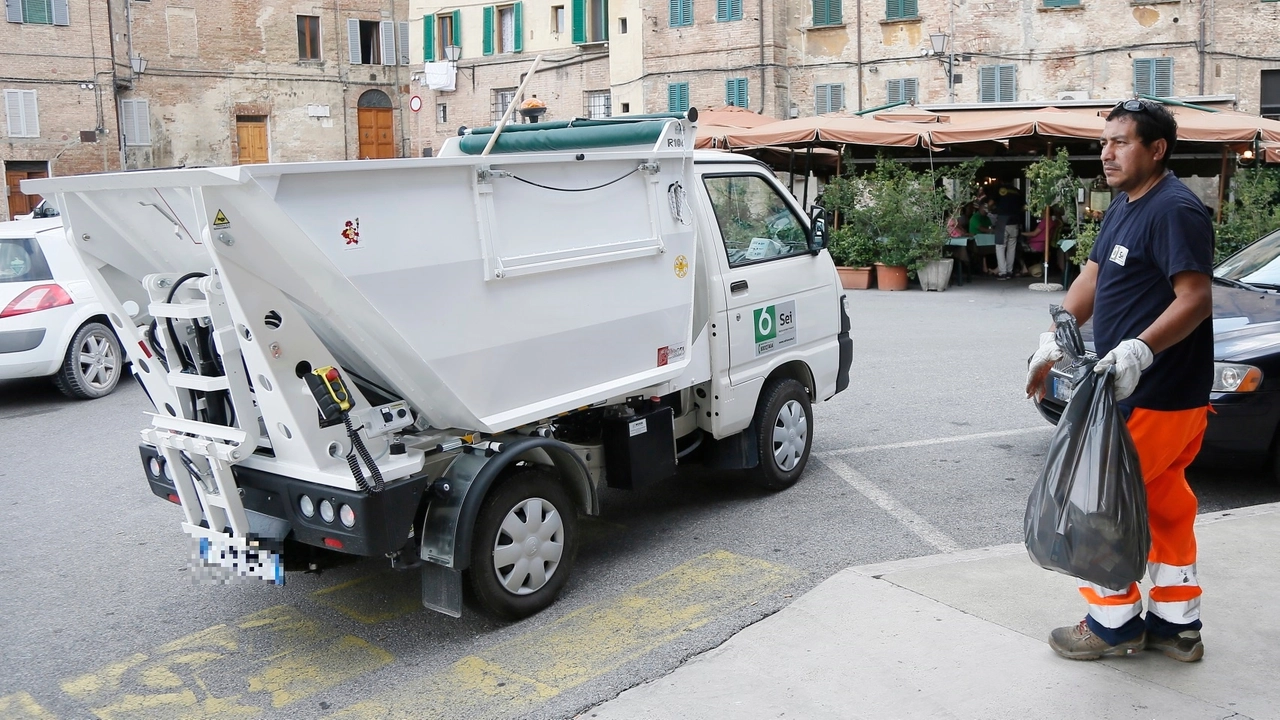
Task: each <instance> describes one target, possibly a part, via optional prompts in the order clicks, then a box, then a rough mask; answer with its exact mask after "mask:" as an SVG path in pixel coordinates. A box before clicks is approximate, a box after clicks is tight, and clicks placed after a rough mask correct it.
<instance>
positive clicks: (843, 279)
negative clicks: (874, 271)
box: [836, 266, 871, 290]
mask: <svg viewBox="0 0 1280 720" xmlns="http://www.w3.org/2000/svg"><path fill="white" fill-rule="evenodd" d="M836 272H838V273H840V286H841V287H843V288H844V289H845V290H866V289H867V288H869V287H871V267H870V266H867V267H837V268H836Z"/></svg>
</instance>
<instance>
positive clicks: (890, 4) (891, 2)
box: [884, 0, 920, 21]
mask: <svg viewBox="0 0 1280 720" xmlns="http://www.w3.org/2000/svg"><path fill="white" fill-rule="evenodd" d="M919 17H920V5H919V3H918V2H917V0H884V19H885V20H890V21H898V20H915V19H917V18H919Z"/></svg>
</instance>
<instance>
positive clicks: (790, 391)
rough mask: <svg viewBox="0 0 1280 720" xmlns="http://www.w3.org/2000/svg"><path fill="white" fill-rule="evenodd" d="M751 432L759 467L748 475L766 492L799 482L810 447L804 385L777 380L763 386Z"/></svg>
mask: <svg viewBox="0 0 1280 720" xmlns="http://www.w3.org/2000/svg"><path fill="white" fill-rule="evenodd" d="M751 429H752V431H753V432H755V433H756V444H757V447H758V448H759V452H760V456H759V460H760V462H759V464H758V465H757V466H756V467H754V468H752V469H751V471H750V473H749V474H748V478H749V479H750V480H751V482H753V483H755V484H756V485H758V486H760V487H762V488H764V489H766V490H786V489H787V488H789V487H791V486H792V485H795V484H796V481H797V480H799V479H800V475H801V474H803V473H804V468H805V466H806V465H808V463H809V448H810V447H811V446H812V445H813V405H812V404H811V403H810V402H809V393H808V391H807V390H805V387H804V385H802V384H801V383H800V382H798V381H796V380H792V379H790V378H778V379H775V380H772V381H770V382H769V383H768V384H767V385H765V386H764V390H763V391H762V392H761V393H760V401H759V403H757V405H756V417H755V420H754V421H753V422H752V426H751Z"/></svg>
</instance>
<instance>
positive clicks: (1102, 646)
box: [1049, 620, 1147, 660]
mask: <svg viewBox="0 0 1280 720" xmlns="http://www.w3.org/2000/svg"><path fill="white" fill-rule="evenodd" d="M1146 644H1147V641H1146V637H1145V635H1139V636H1138V637H1136V638H1134V639H1132V640H1126V641H1125V642H1122V643H1119V644H1116V645H1108V644H1107V643H1106V641H1104V640H1103V639H1102V638H1100V637H1098V636H1097V635H1094V634H1093V630H1090V629H1089V623H1088V621H1086V620H1081V621H1080V622H1079V624H1077V625H1068V626H1067V627H1060V628H1058V629H1056V630H1054V631H1053V632H1051V633H1049V647H1051V648H1053V651H1054V652H1056V653H1058V654H1059V655H1061V656H1062V657H1064V658H1067V659H1068V660H1097V659H1098V658H1101V657H1112V656H1116V655H1132V654H1134V653H1136V652H1139V651H1141V650H1142V649H1143V648H1144V647H1146Z"/></svg>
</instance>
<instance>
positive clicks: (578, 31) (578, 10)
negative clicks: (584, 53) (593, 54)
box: [569, 0, 587, 44]
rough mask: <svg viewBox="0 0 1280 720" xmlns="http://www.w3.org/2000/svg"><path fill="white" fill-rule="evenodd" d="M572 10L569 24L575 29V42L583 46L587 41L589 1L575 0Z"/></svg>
mask: <svg viewBox="0 0 1280 720" xmlns="http://www.w3.org/2000/svg"><path fill="white" fill-rule="evenodd" d="M572 10H573V17H572V18H570V21H569V24H570V26H571V27H572V28H573V42H575V43H578V44H581V43H584V42H586V41H587V0H573V7H572Z"/></svg>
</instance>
